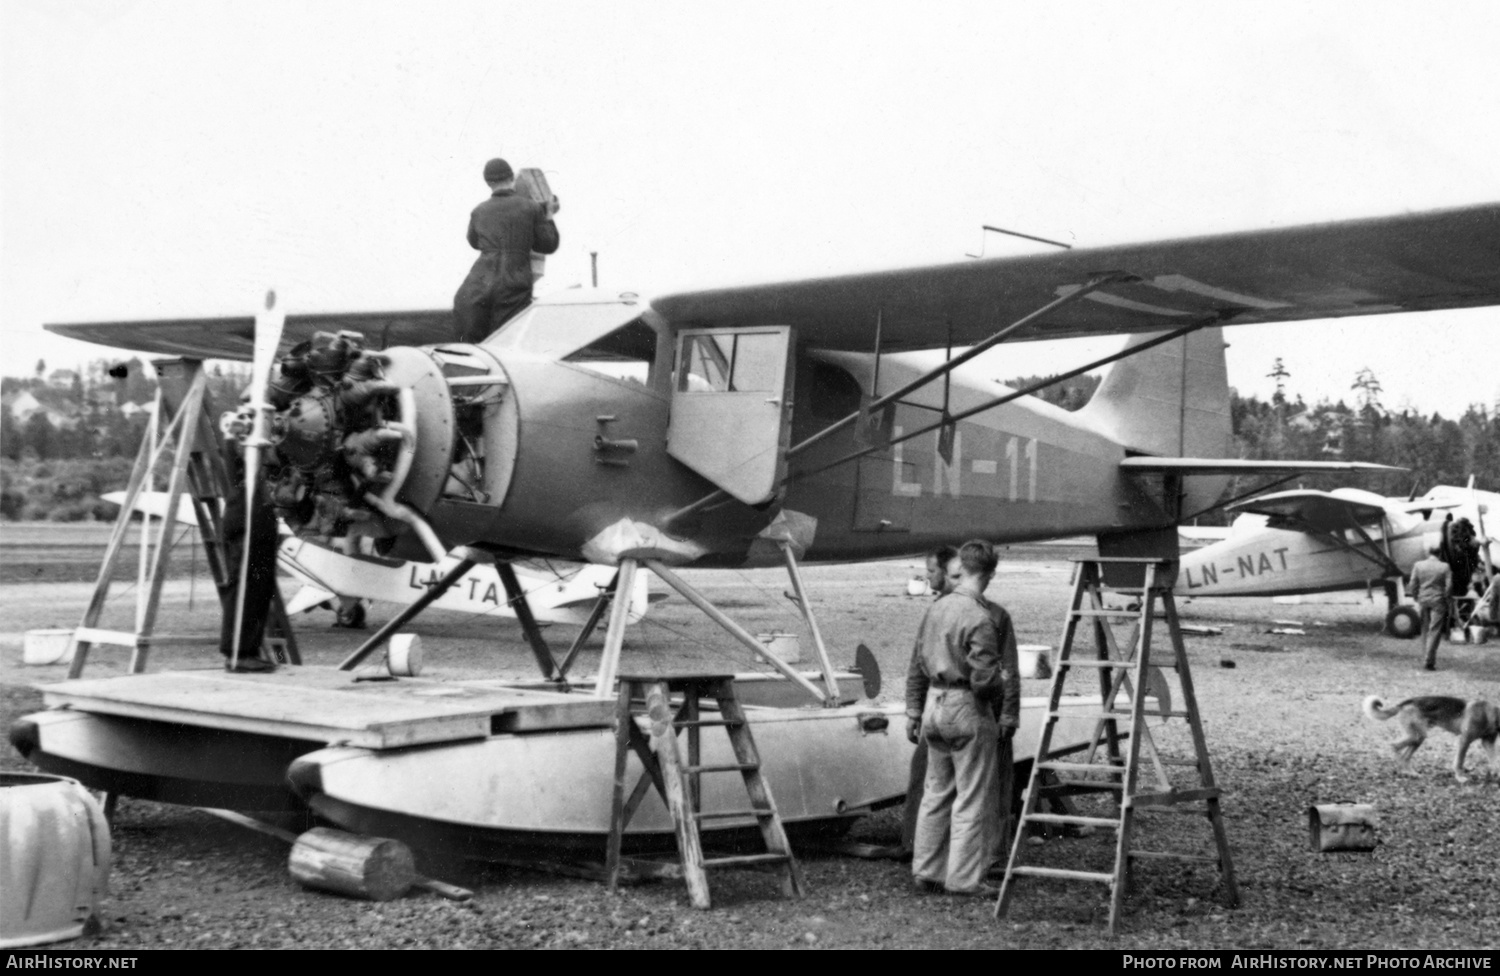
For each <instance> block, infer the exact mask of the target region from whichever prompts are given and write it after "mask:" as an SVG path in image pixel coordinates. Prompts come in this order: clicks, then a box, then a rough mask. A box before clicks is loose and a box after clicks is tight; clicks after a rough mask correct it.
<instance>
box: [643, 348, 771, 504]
mask: <svg viewBox="0 0 1500 976" xmlns="http://www.w3.org/2000/svg"><path fill="white" fill-rule="evenodd" d="M791 348H792V329H791V326H786V325H770V326H755V327H751V328H737V329H684V330H683V331H682V332H680V333H678V336H677V365H676V370H675V372H674V374H673V380H674V382H673V387H672V420H671V424H670V425H669V427H668V429H667V453H669V454H671V455H672V457H674V458H676V459H677V460H679V461H681V462H682V463H683V464H685V465H687V466H688V467H690V468H692V469H693V470H694V471H696V472H698V473H699V474H701V475H702V476H703V477H705V478H707V479H708V480H709V481H712V482H713V483H714V484H715V485H718V486H719V487H720V488H722V489H724V490H725V491H726V492H728V493H729V494H731V495H733V496H734V497H735V498H737V499H739V500H740V501H742V502H744V503H746V504H747V505H759V504H761V503H762V502H766V501H769V500H770V499H771V497H772V496H773V495H775V493H776V484H777V482H778V481H779V480H780V479H781V476H782V475H783V474H784V473H785V471H786V448H787V443H788V442H787V438H788V437H789V436H790V435H789V431H790V426H791V425H790V420H791V416H792V404H791V396H790V393H791V388H792V384H791V374H792V368H791V355H790V353H791Z"/></svg>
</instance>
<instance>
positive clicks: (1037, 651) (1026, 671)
mask: <svg viewBox="0 0 1500 976" xmlns="http://www.w3.org/2000/svg"><path fill="white" fill-rule="evenodd" d="M1051 653H1052V648H1051V647H1049V646H1048V645H1046V644H1018V645H1016V656H1017V657H1018V658H1019V659H1020V664H1019V666H1020V669H1021V677H1023V678H1050V677H1052V662H1051V660H1050V659H1049V657H1048V655H1049V654H1051Z"/></svg>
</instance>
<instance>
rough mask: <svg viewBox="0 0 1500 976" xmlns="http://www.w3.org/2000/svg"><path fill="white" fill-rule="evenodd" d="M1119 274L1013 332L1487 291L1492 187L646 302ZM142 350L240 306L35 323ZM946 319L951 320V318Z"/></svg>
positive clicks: (1010, 297) (764, 313)
mask: <svg viewBox="0 0 1500 976" xmlns="http://www.w3.org/2000/svg"><path fill="white" fill-rule="evenodd" d="M1109 273H1123V274H1125V275H1128V276H1129V277H1128V278H1127V279H1125V280H1122V281H1119V282H1115V283H1113V284H1110V285H1107V286H1105V287H1103V288H1100V289H1099V290H1097V291H1094V292H1091V293H1090V294H1088V295H1086V296H1085V297H1084V298H1083V300H1081V301H1076V302H1072V303H1070V304H1067V305H1064V306H1062V307H1060V308H1058V309H1055V310H1053V311H1052V312H1050V313H1048V314H1047V315H1045V316H1042V317H1039V318H1038V319H1036V320H1035V321H1033V322H1031V323H1029V324H1027V325H1026V326H1025V327H1024V328H1022V329H1018V330H1017V331H1016V332H1015V333H1014V334H1013V335H1012V336H1010V339H1011V340H1013V341H1025V340H1035V339H1060V338H1067V337H1070V336H1084V335H1112V334H1119V333H1134V332H1159V331H1161V330H1162V329H1163V328H1167V327H1171V326H1173V325H1183V326H1188V325H1192V324H1195V323H1204V322H1217V323H1221V324H1242V323H1250V322H1281V321H1290V320H1300V319H1321V318H1332V317H1339V316H1346V315H1373V314H1378V313H1383V312H1414V311H1428V310H1434V309H1444V308H1468V307H1475V306H1483V305H1496V304H1500V203H1491V204H1481V205H1477V206H1471V207H1463V208H1457V209H1451V210H1439V211H1432V212H1429V213H1422V214H1407V215H1401V216H1395V217H1380V218H1373V219H1367V220H1353V221H1341V222H1338V223H1328V224H1314V225H1307V226H1302V227H1289V228H1280V229H1273V230H1256V231H1242V232H1236V233H1230V234H1219V235H1213V236H1208V237H1195V238H1184V239H1180V240H1173V241H1158V242H1153V243H1146V244H1130V245H1121V246H1115V247H1102V248H1092V249H1086V250H1073V251H1066V252H1058V253H1047V254H1036V255H1025V256H1021V257H1008V258H991V259H982V260H977V261H966V262H964V263H961V264H946V265H934V266H929V267H919V268H904V269H899V270H892V271H875V272H869V273H864V274H854V275H843V276H839V277H831V278H818V279H810V280H804V281H791V282H774V283H768V284H758V285H747V286H741V287H730V288H714V289H705V290H700V291H691V292H679V293H676V294H671V295H666V296H661V297H658V298H656V299H655V300H654V301H653V302H652V305H653V306H654V307H655V308H656V310H657V311H659V312H661V313H662V314H663V315H665V316H666V317H667V318H668V319H670V320H672V321H673V322H674V323H675V324H677V325H680V326H693V325H713V326H716V327H718V326H735V325H766V324H776V325H791V326H795V327H796V329H797V330H798V335H799V338H801V339H802V340H804V341H807V342H809V343H811V344H813V345H816V346H818V347H820V348H825V349H845V350H853V351H866V350H868V349H869V348H870V347H871V344H872V341H873V337H874V325H875V319H876V316H877V314H878V315H880V317H881V335H882V348H884V349H892V350H894V349H922V348H939V347H942V346H944V345H945V344H946V343H948V342H949V341H950V338H951V341H952V342H953V344H955V345H967V344H972V343H975V342H977V341H979V340H980V339H982V338H984V337H986V336H989V335H990V334H992V333H994V332H995V331H996V330H997V329H998V328H999V327H1001V326H1004V325H1007V324H1009V323H1011V322H1014V321H1017V320H1019V319H1021V318H1022V317H1024V316H1026V315H1030V314H1031V313H1033V312H1035V311H1037V310H1038V309H1040V308H1042V307H1043V306H1045V305H1047V304H1048V303H1049V302H1052V301H1054V300H1056V299H1057V298H1059V297H1063V296H1066V295H1069V294H1071V293H1072V292H1074V291H1077V290H1078V289H1079V288H1081V287H1083V286H1084V285H1085V284H1087V283H1088V282H1090V281H1091V280H1093V279H1095V278H1097V277H1098V276H1100V275H1103V274H1109ZM451 321H452V316H451V313H450V312H449V311H448V310H446V309H443V310H434V311H416V312H363V313H349V314H326V315H289V316H287V320H286V334H285V338H284V340H283V345H284V346H287V345H291V344H294V343H296V342H300V341H302V340H303V339H306V338H308V337H309V336H310V335H311V334H312V333H313V332H315V331H320V330H321V331H337V330H340V329H352V330H355V331H359V332H363V333H364V334H365V335H366V337H367V340H368V341H369V342H370V344H371V345H375V346H379V347H385V346H389V345H421V344H424V343H432V342H441V341H444V340H445V339H448V338H450V337H451ZM47 328H48V329H49V330H50V331H52V332H55V333H57V334H59V335H64V336H69V337H71V338H75V339H83V340H85V341H88V342H96V343H100V344H103V345H109V346H117V347H121V348H129V349H137V350H140V351H142V352H149V353H164V354H168V355H179V356H193V357H199V358H216V359H249V358H250V353H251V338H250V337H251V335H252V334H253V332H254V321H253V320H252V319H251V318H249V317H235V318H205V319H177V320H168V321H160V320H158V321H141V322H98V323H84V324H71V325H48V326H47ZM950 330H951V332H950Z"/></svg>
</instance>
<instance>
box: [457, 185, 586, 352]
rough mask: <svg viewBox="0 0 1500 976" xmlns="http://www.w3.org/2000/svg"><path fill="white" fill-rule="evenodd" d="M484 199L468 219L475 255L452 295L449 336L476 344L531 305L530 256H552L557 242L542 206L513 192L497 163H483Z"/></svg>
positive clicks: (549, 208) (553, 208) (553, 207)
mask: <svg viewBox="0 0 1500 976" xmlns="http://www.w3.org/2000/svg"><path fill="white" fill-rule="evenodd" d="M484 181H485V182H486V183H488V184H489V187H490V198H489V199H488V200H486V201H484V202H483V203H481V204H480V205H479V206H477V207H475V208H474V212H473V213H472V214H471V215H470V216H469V246H471V247H473V248H474V249H475V250H477V251H478V252H479V258H478V259H477V260H476V261H475V262H474V267H473V268H471V269H470V270H469V276H468V277H467V278H465V279H464V283H463V284H462V285H460V286H459V288H458V293H457V294H455V295H454V296H453V319H454V338H455V339H457V340H458V341H459V342H479V341H480V340H482V339H484V338H485V337H486V336H488V335H490V334H491V333H492V332H494V331H495V330H496V329H498V328H499V327H500V326H501V325H503V324H504V323H505V321H506V320H507V319H509V318H510V317H511V316H512V315H515V314H516V313H517V312H519V311H520V310H521V309H523V308H525V307H526V306H527V305H529V304H531V284H532V275H531V252H533V251H535V252H537V253H538V254H552V253H554V252H555V251H556V250H557V245H558V243H559V241H560V239H559V237H558V233H557V225H556V224H555V223H553V221H552V214H554V213H556V212H557V199H556V198H555V197H554V198H553V199H552V200H551V201H550V202H548V203H546V204H542V203H538V202H537V201H535V200H533V199H531V198H530V197H529V196H527V195H525V194H521V193H517V192H516V175H515V172H514V171H513V170H512V169H511V168H510V164H509V163H507V162H506V161H505V160H503V159H492V160H490V161H489V162H487V163H485V164H484Z"/></svg>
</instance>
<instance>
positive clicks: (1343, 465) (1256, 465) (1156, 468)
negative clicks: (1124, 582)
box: [1120, 456, 1431, 511]
mask: <svg viewBox="0 0 1500 976" xmlns="http://www.w3.org/2000/svg"><path fill="white" fill-rule="evenodd" d="M1120 470H1122V471H1127V472H1131V473H1133V474H1180V475H1189V476H1191V475H1211V474H1256V473H1264V474H1275V473H1277V472H1281V473H1287V474H1296V473H1298V472H1302V471H1306V472H1309V473H1312V472H1325V471H1343V472H1349V471H1405V470H1406V469H1405V468H1394V467H1391V466H1390V465H1388V464H1370V463H1368V462H1365V461H1252V460H1249V459H1242V458H1183V457H1144V456H1142V457H1128V458H1126V459H1125V460H1123V461H1121V462H1120ZM1280 494H1283V495H1294V494H1297V492H1290V491H1289V492H1281V493H1280ZM1313 494H1321V492H1314V493H1313ZM1275 497H1279V495H1262V496H1261V498H1275ZM1259 500H1260V499H1255V501H1259ZM1245 504H1247V505H1248V504H1250V503H1249V502H1247V503H1245ZM1239 507H1243V506H1239ZM1428 507H1429V508H1430V507H1431V506H1428ZM1249 511H1258V509H1249Z"/></svg>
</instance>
